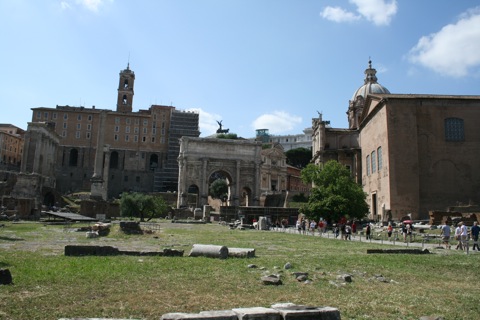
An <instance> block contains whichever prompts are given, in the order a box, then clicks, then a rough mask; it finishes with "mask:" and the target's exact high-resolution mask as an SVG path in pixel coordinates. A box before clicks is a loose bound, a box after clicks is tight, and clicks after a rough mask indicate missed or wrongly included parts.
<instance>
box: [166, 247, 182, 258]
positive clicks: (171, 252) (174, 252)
mask: <svg viewBox="0 0 480 320" xmlns="http://www.w3.org/2000/svg"><path fill="white" fill-rule="evenodd" d="M183 253H184V251H183V250H176V249H168V248H166V249H163V256H164V257H183Z"/></svg>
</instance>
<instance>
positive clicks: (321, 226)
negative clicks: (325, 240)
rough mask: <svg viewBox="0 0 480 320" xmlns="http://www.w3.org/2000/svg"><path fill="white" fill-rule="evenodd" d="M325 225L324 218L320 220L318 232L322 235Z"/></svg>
mask: <svg viewBox="0 0 480 320" xmlns="http://www.w3.org/2000/svg"><path fill="white" fill-rule="evenodd" d="M323 226H324V222H323V220H320V221H318V233H319V234H320V235H322V233H323Z"/></svg>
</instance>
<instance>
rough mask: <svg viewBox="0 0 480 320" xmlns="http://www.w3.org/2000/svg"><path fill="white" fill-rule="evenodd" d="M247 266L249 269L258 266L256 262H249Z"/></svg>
mask: <svg viewBox="0 0 480 320" xmlns="http://www.w3.org/2000/svg"><path fill="white" fill-rule="evenodd" d="M247 267H248V268H251V269H254V268H258V267H257V265H256V264H249V265H248V266H247Z"/></svg>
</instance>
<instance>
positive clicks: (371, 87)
mask: <svg viewBox="0 0 480 320" xmlns="http://www.w3.org/2000/svg"><path fill="white" fill-rule="evenodd" d="M376 74H377V70H375V69H373V68H372V61H368V69H366V70H365V80H364V82H365V84H364V85H363V86H361V87H360V88H358V89H357V90H356V91H355V93H354V94H353V97H352V100H351V101H356V100H357V99H358V98H359V97H360V96H361V97H362V98H363V99H365V98H366V97H367V95H368V94H369V93H390V91H388V89H387V88H385V87H384V86H382V85H381V84H380V83H378V82H377V76H376Z"/></svg>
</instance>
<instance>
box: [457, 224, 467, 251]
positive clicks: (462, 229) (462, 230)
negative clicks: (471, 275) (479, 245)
mask: <svg viewBox="0 0 480 320" xmlns="http://www.w3.org/2000/svg"><path fill="white" fill-rule="evenodd" d="M459 224H460V241H462V246H463V250H466V249H467V235H468V230H467V226H466V225H465V224H464V223H463V222H461V221H460V223H459Z"/></svg>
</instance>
